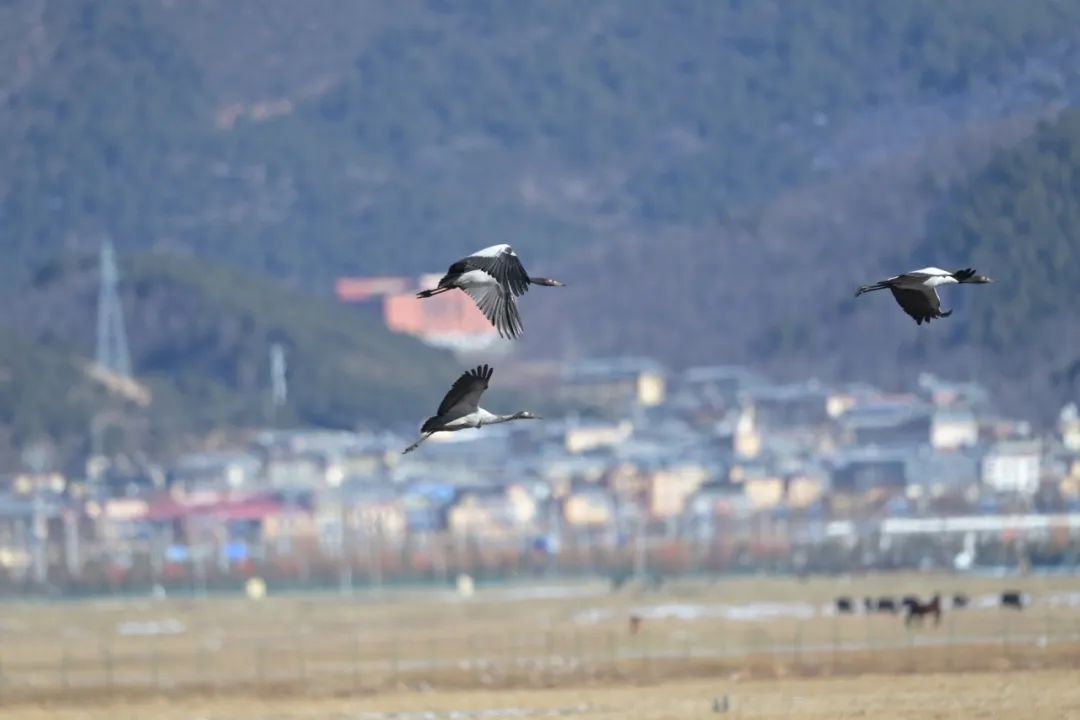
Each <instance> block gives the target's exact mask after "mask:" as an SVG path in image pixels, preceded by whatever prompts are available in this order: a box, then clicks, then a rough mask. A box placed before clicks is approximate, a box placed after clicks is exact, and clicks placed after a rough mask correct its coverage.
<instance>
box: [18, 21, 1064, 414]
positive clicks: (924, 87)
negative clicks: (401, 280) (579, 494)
mask: <svg viewBox="0 0 1080 720" xmlns="http://www.w3.org/2000/svg"><path fill="white" fill-rule="evenodd" d="M1078 68H1080V3H1067V2H1057V1H1055V0H1033V1H1032V2H1027V3H1018V2H1015V1H1014V0H983V1H982V2H978V3H974V2H966V0H906V1H905V2H878V1H877V0H854V1H853V2H847V3H836V2H834V1H833V0H806V1H805V2H785V3H781V2H746V1H745V0H671V1H668V2H655V3H627V2H622V1H621V0H595V1H592V2H578V1H577V0H549V1H543V2H542V1H539V0H536V1H532V0H520V1H516V0H505V1H498V0H467V1H465V2H445V1H444V0H427V1H426V2H409V3H404V2H396V1H394V0H370V1H367V2H349V1H347V0H311V1H310V2H303V3H299V2H293V1H292V0H235V1H234V2H229V3H218V2H213V1H212V0H191V1H189V2H172V3H165V2H150V1H144V0H111V1H110V2H97V1H95V0H70V1H66V2H56V1H48V0H19V1H18V2H13V3H4V4H0V242H2V243H3V247H4V249H5V251H6V253H5V263H3V264H2V266H0V281H2V282H3V283H4V288H5V290H4V291H3V292H2V293H0V299H6V300H5V302H4V303H3V305H2V306H0V326H4V327H6V328H8V329H10V331H11V332H13V333H16V335H13V336H12V337H13V338H15V339H12V340H11V342H10V343H7V344H6V347H5V348H4V350H5V352H6V353H7V355H5V356H4V357H10V358H12V359H11V360H9V361H8V360H6V361H5V362H7V363H8V366H10V367H20V368H32V367H34V365H35V364H36V363H37V360H36V359H32V358H37V357H38V356H37V355H36V353H38V352H41V353H45V355H41V357H42V358H44V357H46V355H47V356H48V357H50V358H52V360H49V361H44V360H43V361H42V362H50V363H51V362H52V361H53V360H55V361H56V363H57V364H56V365H55V368H56V370H55V372H53V371H51V370H50V371H49V376H50V377H53V378H54V380H55V377H58V375H57V374H58V373H59V374H65V373H68V372H71V371H72V370H71V368H73V367H74V368H76V370H77V368H78V366H79V364H78V362H77V361H76V360H72V357H78V356H85V355H87V354H89V353H90V352H91V350H92V337H91V336H90V334H89V333H90V332H91V329H92V322H91V321H90V320H91V315H90V313H92V310H93V278H92V268H88V267H83V266H82V265H81V264H80V263H81V261H79V260H72V258H82V257H86V256H87V255H88V254H89V253H92V252H93V251H96V249H97V248H98V246H99V244H100V241H101V239H102V238H103V237H105V236H108V237H110V238H111V239H112V241H113V242H114V243H115V245H116V246H117V248H118V251H119V253H120V257H121V259H122V262H123V263H124V264H125V267H124V273H125V285H124V300H125V307H126V308H127V312H128V313H129V318H128V322H129V336H130V340H131V344H132V347H133V351H134V353H135V355H136V363H135V364H136V367H137V368H138V370H139V373H140V375H141V379H143V380H145V381H146V382H148V383H149V384H150V385H151V386H153V387H154V388H156V389H157V390H156V393H155V397H156V398H158V402H159V403H160V405H159V407H160V408H161V409H163V415H165V416H168V417H171V418H174V419H175V422H176V423H178V425H177V426H178V427H181V426H182V427H185V428H188V427H206V426H208V425H210V424H213V423H216V422H225V421H228V422H237V423H246V422H255V421H258V420H260V419H261V418H264V414H263V413H264V411H265V408H264V407H263V406H262V403H263V402H264V399H265V398H264V396H263V395H262V394H260V393H259V392H258V388H259V384H260V383H261V382H264V380H265V377H266V367H265V363H266V352H267V346H268V344H269V343H270V342H271V341H273V340H276V339H280V338H283V339H284V340H283V341H284V342H285V343H286V345H287V346H288V347H289V348H290V350H289V353H290V365H291V367H292V369H293V372H294V373H295V374H296V375H295V382H294V383H293V385H292V388H291V395H290V406H289V408H288V409H287V418H286V419H287V420H289V421H296V422H304V423H313V424H325V425H348V424H351V423H353V422H355V421H356V420H357V419H358V418H362V417H372V418H375V419H379V420H396V419H401V418H404V417H413V416H417V415H418V413H419V415H422V414H423V412H424V410H423V409H421V406H422V407H423V408H426V407H427V404H429V403H430V397H431V393H432V392H435V393H436V394H437V392H438V389H435V388H434V387H433V386H430V385H427V383H429V382H433V383H434V385H435V386H439V387H441V386H442V384H443V383H444V382H445V373H433V372H432V370H433V368H434V367H435V363H437V361H438V359H439V357H440V356H439V355H438V354H435V353H431V352H429V351H426V350H423V349H422V348H420V346H418V345H416V344H415V343H411V342H407V341H405V340H402V339H395V338H392V337H390V336H389V335H388V334H387V333H385V332H383V331H382V330H381V329H379V328H377V327H375V324H374V323H370V322H367V321H365V320H363V319H361V318H359V317H357V316H356V315H355V314H352V313H344V312H340V311H339V310H337V309H333V308H331V307H329V306H328V305H326V304H320V303H315V302H310V303H309V302H307V301H306V300H304V299H302V298H303V296H304V295H307V296H319V295H323V296H325V295H326V294H327V293H328V292H329V288H330V281H331V280H332V279H333V278H334V277H336V276H338V275H341V274H375V273H413V272H420V271H431V270H441V269H443V268H444V267H445V266H446V264H447V262H448V261H449V260H450V259H452V258H454V257H457V256H459V255H460V254H461V253H462V252H465V251H468V250H472V249H475V248H478V247H482V246H484V245H487V244H491V243H495V242H503V241H512V242H513V243H514V244H515V246H517V248H518V250H519V251H520V252H521V254H522V255H523V256H526V257H528V258H529V263H530V266H532V267H543V268H544V271H545V273H546V274H551V275H557V276H560V277H562V276H566V277H568V278H569V279H571V280H572V281H574V288H573V292H567V293H562V294H558V295H557V294H554V293H552V294H551V295H550V296H546V297H545V298H544V302H543V303H541V302H536V303H533V304H532V305H531V307H530V312H531V313H532V315H531V316H530V319H529V321H528V322H527V326H528V328H529V337H528V338H527V343H526V344H525V345H523V346H522V351H523V352H528V353H530V354H531V355H536V356H543V355H551V354H553V353H567V354H575V353H576V354H597V353H623V352H648V353H650V354H656V355H659V356H660V357H661V359H663V360H665V361H666V362H668V363H669V364H671V365H672V366H674V367H680V366H683V365H686V364H690V363H700V362H727V361H737V362H748V363H755V364H760V365H761V366H762V367H763V368H764V369H767V370H769V371H773V372H778V373H781V374H784V373H786V374H790V375H791V376H798V377H805V376H807V375H814V374H816V375H820V376H823V377H850V376H858V377H866V378H867V379H872V380H875V381H878V382H882V383H885V384H891V385H899V384H902V383H903V382H905V381H906V380H907V379H909V378H910V376H911V375H912V374H913V373H914V372H917V371H918V370H919V369H931V370H936V371H938V372H941V373H943V374H946V375H950V376H955V375H957V374H961V375H963V374H974V375H976V376H978V377H980V378H981V379H984V380H986V381H988V382H993V383H999V384H1002V385H1003V386H1004V388H1005V392H1006V394H1007V393H1009V392H1011V393H1012V395H1011V396H1007V397H1003V400H1004V401H1006V402H1016V403H1027V405H1026V407H1027V408H1034V407H1036V406H1038V409H1039V410H1040V411H1045V410H1046V407H1047V406H1048V405H1049V404H1050V403H1051V402H1056V400H1057V399H1058V397H1059V396H1060V394H1061V387H1062V386H1061V385H1060V383H1062V382H1066V380H1065V378H1067V377H1069V368H1070V367H1075V365H1070V362H1071V360H1070V358H1073V359H1075V358H1076V357H1077V356H1080V353H1077V352H1075V349H1076V345H1077V339H1076V336H1075V329H1073V330H1072V334H1070V328H1075V325H1070V324H1069V322H1068V320H1069V314H1068V310H1067V309H1068V308H1069V307H1071V306H1070V304H1069V302H1070V299H1071V298H1070V296H1069V289H1068V288H1070V287H1075V286H1076V283H1075V282H1066V280H1067V279H1068V280H1075V273H1074V274H1072V275H1068V274H1062V273H1060V272H1059V273H1057V274H1051V272H1050V271H1051V268H1053V267H1057V266H1063V267H1071V268H1074V269H1075V268H1076V267H1078V266H1080V260H1078V257H1080V256H1078V250H1077V244H1076V241H1075V240H1074V239H1073V238H1075V237H1076V235H1077V227H1076V220H1077V217H1076V214H1075V213H1076V208H1075V202H1076V200H1075V198H1076V192H1075V191H1076V188H1075V187H1074V183H1075V178H1074V175H1075V173H1076V168H1075V164H1076V152H1075V136H1076V120H1075V116H1074V115H1072V114H1071V113H1066V114H1065V115H1064V116H1063V119H1062V120H1061V121H1060V122H1057V123H1052V124H1049V125H1045V126H1043V127H1041V129H1040V130H1039V131H1038V133H1037V134H1036V135H1034V136H1031V133H1032V132H1033V129H1034V127H1035V125H1036V122H1037V120H1038V119H1040V118H1048V117H1053V116H1054V115H1055V114H1056V113H1057V112H1058V111H1059V110H1060V109H1061V108H1062V107H1069V106H1072V105H1075V104H1077V103H1078V101H1080V70H1078ZM1029 136H1031V137H1030V138H1029ZM1025 138H1029V139H1025ZM973 173H974V174H973ZM1070 173H1072V174H1070ZM162 255H164V256H168V257H171V258H174V259H171V260H164V259H160V257H158V259H155V258H154V257H151V256H162ZM142 256H146V257H142ZM179 257H183V258H187V259H184V260H178V259H175V258H179ZM129 263H130V264H129ZM216 264H219V265H221V266H222V267H217V268H214V267H212V266H213V265H216ZM926 264H939V265H946V266H950V265H968V264H973V265H976V266H978V267H979V268H980V269H981V270H985V271H986V272H989V273H990V274H992V275H998V276H1003V277H1002V279H1003V282H1002V283H1001V284H1000V285H997V286H991V287H986V288H963V289H962V291H960V292H954V293H951V294H950V296H949V297H948V299H947V302H949V303H954V304H955V305H956V306H957V307H958V312H957V313H956V314H955V315H954V316H953V317H952V318H950V319H949V321H947V322H943V323H937V324H935V325H934V326H933V327H932V328H915V327H914V325H913V324H912V323H911V322H910V320H909V319H907V318H906V317H903V316H902V315H900V314H899V313H898V312H896V311H895V308H893V307H891V306H889V304H888V303H886V302H878V300H884V298H873V299H871V298H863V299H862V300H865V302H862V301H860V302H859V303H856V302H855V301H854V300H853V299H852V298H851V297H850V295H851V292H852V290H853V289H854V287H855V286H857V285H858V284H859V283H860V282H864V281H866V280H870V279H875V278H877V277H879V276H883V275H890V274H893V273H895V272H897V271H900V270H903V269H907V268H910V267H918V266H923V265H926ZM226 267H227V268H230V270H226V269H225V268H226ZM1020 268H1022V269H1023V271H1022V272H1021V271H1020V270H1019V269H1020ZM233 271H239V273H240V274H239V275H233V274H232V272H233ZM1063 272H1064V273H1068V272H1069V271H1068V270H1066V271H1063ZM1040 275H1041V276H1042V278H1043V279H1046V278H1047V277H1051V278H1052V280H1053V282H1049V283H1047V282H1043V283H1040V282H1039V280H1038V279H1037V278H1038V277H1039V276H1040ZM252 276H256V277H257V276H266V277H268V278H273V279H275V280H285V281H286V282H287V283H288V284H289V285H290V286H292V287H293V288H295V289H296V292H295V293H293V292H291V291H285V290H283V289H282V288H281V287H279V286H277V285H273V284H267V283H264V282H263V281H260V280H255V279H252ZM1012 278H1015V281H1014V282H1009V280H1010V279H1012ZM1003 298H1007V299H1008V300H1009V301H1008V302H1003ZM583 304H585V305H587V306H588V307H589V308H590V312H589V313H587V314H586V313H582V312H580V311H579V309H580V307H582V305H583ZM598 318H603V319H602V320H598ZM538 339H543V342H538V341H537V340H538ZM1029 351H1030V355H1026V354H1025V353H1027V352H1029ZM68 353H74V355H69V354H68ZM1030 357H1034V358H1036V360H1037V362H1025V358H1030ZM27 358H31V359H29V360H28V359H27ZM913 360H914V361H913ZM42 367H53V366H52V365H43V366H42ZM433 375H434V377H432V376H433ZM19 377H20V378H23V377H29V378H31V379H28V380H26V381H25V383H31V384H33V383H35V382H38V381H39V379H41V382H44V381H45V380H44V379H43V378H45V377H46V374H42V375H41V376H40V378H39V376H38V375H36V374H34V373H30V374H29V375H28V376H26V375H21V374H20V375H19ZM54 380H49V382H52V383H53V384H54V385H55V384H57V383H59V384H64V383H63V382H60V381H55V382H54ZM1006 380H1009V382H1005V381H1006ZM1054 382H1057V383H1059V384H1058V385H1053V384H1052V383H1054ZM25 383H24V381H22V380H20V383H19V384H20V388H19V391H18V392H19V396H18V398H21V399H12V400H10V403H12V405H11V407H15V406H16V405H18V407H20V408H23V409H22V410H19V412H18V415H19V418H20V419H19V423H21V425H20V426H19V427H21V428H22V429H20V430H18V432H21V433H24V434H25V433H29V434H31V435H32V434H33V432H34V431H33V430H32V429H28V428H35V427H40V428H48V427H52V425H49V423H52V422H54V421H59V420H60V419H59V418H56V417H53V416H52V414H51V413H53V411H54V410H55V408H56V407H57V406H58V405H59V404H62V398H59V396H56V395H55V394H49V395H48V398H47V399H45V400H41V402H37V403H36V404H35V402H36V401H35V402H30V400H29V399H32V398H35V397H39V396H38V395H36V394H35V393H37V392H38V391H37V390H35V389H34V388H32V387H24V384H25ZM80 383H81V381H77V380H75V379H72V380H71V385H72V386H73V387H76V386H78V387H81V385H80ZM6 392H8V393H11V392H13V390H12V387H11V386H9V387H8V388H7V389H6ZM41 392H46V391H45V390H41ZM87 392H96V390H93V389H91V390H88V391H87ZM48 393H55V390H48V391H47V394H48ZM11 397H13V398H14V396H11ZM40 397H45V396H44V395H42V396H40ZM80 397H81V396H80ZM58 398H59V399H58ZM5 402H8V401H6V400H5ZM27 403H29V404H27ZM28 407H39V408H40V407H47V408H50V409H49V410H48V412H47V413H45V414H41V413H37V414H35V412H32V411H28V410H26V409H25V408H28ZM165 408H168V412H164V409H165ZM80 413H81V411H78V410H77V411H75V412H74V413H73V414H72V419H70V422H71V423H72V427H75V426H81V425H79V424H80V423H84V421H85V418H84V417H83V416H82V415H81V414H80ZM35 418H36V419H35ZM12 422H14V420H11V419H10V418H9V420H8V422H6V423H4V425H5V427H11V426H12V425H11V423H12ZM63 422H65V423H66V422H69V420H67V419H65V420H63ZM42 423H44V424H42ZM40 432H50V431H47V430H41V431H40ZM64 432H68V430H65V431H64Z"/></svg>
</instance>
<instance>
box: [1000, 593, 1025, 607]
mask: <svg viewBox="0 0 1080 720" xmlns="http://www.w3.org/2000/svg"><path fill="white" fill-rule="evenodd" d="M1001 607H1007V608H1014V609H1016V610H1023V609H1024V594H1023V593H1022V592H1019V591H1017V590H1006V591H1005V592H1003V593H1001Z"/></svg>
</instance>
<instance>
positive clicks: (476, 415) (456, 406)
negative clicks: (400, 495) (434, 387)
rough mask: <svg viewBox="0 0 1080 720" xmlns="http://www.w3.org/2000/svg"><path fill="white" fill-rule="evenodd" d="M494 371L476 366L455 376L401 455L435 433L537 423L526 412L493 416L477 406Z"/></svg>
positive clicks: (534, 416) (532, 414)
mask: <svg viewBox="0 0 1080 720" xmlns="http://www.w3.org/2000/svg"><path fill="white" fill-rule="evenodd" d="M494 372H495V371H494V370H492V369H491V368H490V367H488V366H487V365H480V366H479V367H476V368H473V369H472V370H469V371H468V372H466V373H465V374H463V375H462V376H461V377H459V378H458V379H457V381H455V382H454V384H453V385H452V386H451V388H450V392H448V393H446V397H444V398H443V401H442V402H441V403H439V409H438V410H436V411H435V415H434V416H432V417H429V418H428V419H427V420H425V421H424V424H423V426H422V427H421V428H420V439H419V440H417V441H416V442H414V443H413V444H412V445H410V446H409V447H407V448H405V449H404V450H403V451H402V455H404V454H405V453H407V452H411V451H413V450H415V449H416V448H417V446H419V445H420V443H422V442H424V441H425V440H427V439H428V438H429V437H431V436H432V435H433V434H435V433H437V432H455V431H457V430H465V429H466V428H479V427H482V426H484V425H495V424H497V423H504V422H510V421H511V420H539V419H540V416H539V415H536V414H534V413H531V412H529V411H528V410H521V411H519V412H516V413H512V414H510V415H495V414H494V413H490V412H488V411H487V410H485V409H484V408H482V407H480V396H481V395H483V394H484V391H485V390H487V387H488V381H489V380H491V376H492V374H493V373H494Z"/></svg>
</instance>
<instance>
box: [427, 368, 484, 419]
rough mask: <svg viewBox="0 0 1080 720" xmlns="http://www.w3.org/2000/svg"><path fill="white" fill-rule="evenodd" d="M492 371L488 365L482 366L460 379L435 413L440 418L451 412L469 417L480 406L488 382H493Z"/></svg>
mask: <svg viewBox="0 0 1080 720" xmlns="http://www.w3.org/2000/svg"><path fill="white" fill-rule="evenodd" d="M494 372H495V371H494V370H492V369H491V368H490V367H488V366H487V365H480V366H478V367H476V368H473V369H472V370H469V371H468V372H466V373H464V374H463V375H462V376H461V377H459V378H458V379H457V380H456V381H454V384H453V385H452V386H451V387H450V391H449V392H447V393H446V397H444V398H443V401H442V402H441V403H439V409H438V410H437V411H436V412H435V415H436V416H438V417H443V416H445V415H447V414H449V413H450V412H451V411H453V412H454V414H455V415H457V414H458V413H459V411H460V414H461V415H468V414H469V413H471V412H473V411H475V410H476V408H478V407H479V406H480V396H481V395H483V394H484V391H485V390H487V386H488V381H489V380H491V376H492V374H494Z"/></svg>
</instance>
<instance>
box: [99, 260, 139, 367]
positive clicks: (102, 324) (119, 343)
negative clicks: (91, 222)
mask: <svg viewBox="0 0 1080 720" xmlns="http://www.w3.org/2000/svg"><path fill="white" fill-rule="evenodd" d="M119 282H120V273H119V271H118V270H117V269H116V256H115V255H114V253H113V246H112V243H111V242H109V241H108V240H106V241H105V242H104V243H102V245H101V271H100V286H99V288H98V315H97V353H96V359H97V364H98V365H100V366H101V367H103V368H105V369H106V370H108V371H109V372H112V373H114V374H116V375H120V376H122V377H128V378H129V377H131V355H130V354H129V353H128V344H127V334H126V333H125V332H124V314H123V312H122V310H121V308H120V293H118V292H117V285H118V284H119Z"/></svg>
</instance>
